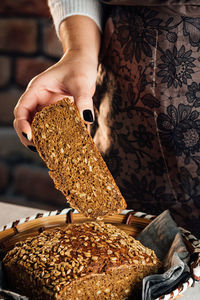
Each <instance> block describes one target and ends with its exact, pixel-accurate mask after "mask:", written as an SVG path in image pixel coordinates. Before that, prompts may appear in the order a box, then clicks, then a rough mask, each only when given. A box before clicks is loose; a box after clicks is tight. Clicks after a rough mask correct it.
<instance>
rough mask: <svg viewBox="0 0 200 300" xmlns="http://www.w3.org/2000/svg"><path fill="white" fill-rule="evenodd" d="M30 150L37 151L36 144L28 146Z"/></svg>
mask: <svg viewBox="0 0 200 300" xmlns="http://www.w3.org/2000/svg"><path fill="white" fill-rule="evenodd" d="M27 147H28V149H29V150H31V151H33V152H37V150H36V148H35V147H34V146H27Z"/></svg>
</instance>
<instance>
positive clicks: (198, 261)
mask: <svg viewBox="0 0 200 300" xmlns="http://www.w3.org/2000/svg"><path fill="white" fill-rule="evenodd" d="M154 218H155V216H152V215H147V214H145V213H141V212H134V211H132V210H124V211H123V212H122V213H121V214H119V215H114V216H109V217H105V218H104V222H106V223H111V224H113V225H116V226H117V227H118V228H120V229H122V230H124V231H125V232H126V233H128V234H130V235H131V236H133V237H135V236H137V235H138V234H139V233H140V232H141V231H142V230H143V229H144V228H145V227H146V226H147V225H148V224H149V223H150V222H151V221H152V220H153V219H154ZM87 220H88V218H86V217H85V216H84V215H82V214H79V213H78V212H77V211H76V210H73V209H70V208H69V209H64V210H62V211H52V212H46V213H43V214H41V213H39V214H36V215H34V216H31V217H27V218H23V219H21V220H17V221H14V222H12V223H9V224H7V225H5V226H3V227H1V228H0V250H1V252H3V253H6V251H8V250H9V249H11V248H12V247H13V246H14V244H15V243H16V242H18V241H23V240H24V239H26V238H27V237H29V236H35V235H37V234H38V233H40V232H42V231H43V230H44V229H46V228H50V227H55V226H64V225H65V224H66V223H83V222H85V221H87ZM180 230H181V233H182V236H183V239H184V241H185V244H186V247H187V249H188V251H189V253H190V268H191V275H190V277H189V279H188V280H187V281H186V282H184V283H183V284H181V285H180V286H179V287H178V288H177V289H176V290H174V291H173V292H172V293H171V294H167V295H162V296H161V297H159V299H156V300H161V299H162V300H163V299H165V300H167V299H175V298H176V297H177V296H178V295H180V294H182V293H183V292H184V291H185V290H186V289H187V288H189V287H193V286H194V285H195V282H196V281H199V280H200V241H199V240H198V239H197V238H196V237H194V236H193V235H192V234H191V233H190V232H189V231H186V230H184V229H183V228H180Z"/></svg>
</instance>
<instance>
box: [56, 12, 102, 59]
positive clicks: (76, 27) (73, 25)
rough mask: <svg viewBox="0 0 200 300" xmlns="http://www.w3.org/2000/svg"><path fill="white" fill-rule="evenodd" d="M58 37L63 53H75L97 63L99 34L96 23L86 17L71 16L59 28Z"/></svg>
mask: <svg viewBox="0 0 200 300" xmlns="http://www.w3.org/2000/svg"><path fill="white" fill-rule="evenodd" d="M60 36H61V41H62V46H63V49H64V52H65V53H66V54H67V53H71V52H73V53H77V54H78V55H80V56H81V57H90V58H91V59H93V60H94V61H98V55H99V51H100V43H101V33H100V30H99V28H98V27H97V25H96V23H95V22H94V21H93V20H92V19H90V18H89V17H86V16H79V15H75V16H71V17H68V18H67V19H65V20H64V21H63V22H62V23H61V26H60Z"/></svg>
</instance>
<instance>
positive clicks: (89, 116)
mask: <svg viewBox="0 0 200 300" xmlns="http://www.w3.org/2000/svg"><path fill="white" fill-rule="evenodd" d="M83 119H84V120H85V121H86V122H93V121H94V119H93V115H92V112H91V110H89V109H85V110H84V111H83Z"/></svg>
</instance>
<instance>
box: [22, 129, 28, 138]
mask: <svg viewBox="0 0 200 300" xmlns="http://www.w3.org/2000/svg"><path fill="white" fill-rule="evenodd" d="M22 135H23V136H24V137H25V138H26V139H27V140H28V136H27V134H26V133H25V132H23V131H22Z"/></svg>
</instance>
